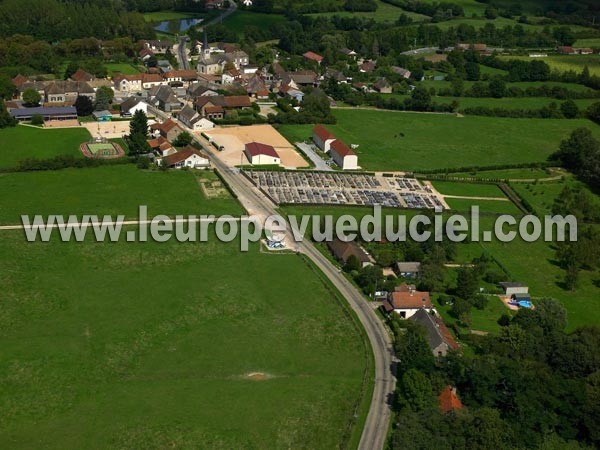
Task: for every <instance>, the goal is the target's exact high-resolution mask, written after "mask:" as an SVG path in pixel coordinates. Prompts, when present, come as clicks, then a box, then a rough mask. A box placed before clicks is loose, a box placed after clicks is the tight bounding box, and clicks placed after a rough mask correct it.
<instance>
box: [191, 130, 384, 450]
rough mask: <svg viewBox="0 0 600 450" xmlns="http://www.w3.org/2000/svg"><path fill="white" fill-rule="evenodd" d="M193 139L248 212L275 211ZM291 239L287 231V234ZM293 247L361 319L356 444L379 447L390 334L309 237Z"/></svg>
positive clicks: (364, 447) (206, 146)
mask: <svg viewBox="0 0 600 450" xmlns="http://www.w3.org/2000/svg"><path fill="white" fill-rule="evenodd" d="M197 141H198V142H199V143H200V144H201V145H202V146H203V147H204V149H205V151H206V152H208V153H209V154H212V155H213V158H212V163H213V165H214V166H215V167H216V168H217V169H218V170H219V172H220V173H221V175H222V176H223V178H224V179H225V180H226V181H227V183H228V184H229V185H230V187H231V189H232V190H233V191H234V192H235V193H236V195H237V196H238V199H239V200H240V202H241V203H242V204H243V205H244V207H245V208H246V210H247V211H248V213H249V214H250V215H257V216H260V217H261V218H262V219H264V218H266V217H268V216H270V215H275V214H278V213H277V211H276V210H275V206H274V205H273V204H272V203H271V201H270V200H268V199H267V198H266V197H265V196H264V195H263V194H262V193H261V192H260V191H259V190H258V189H256V188H255V187H254V186H253V185H252V184H251V183H250V182H249V181H248V180H247V179H246V177H244V176H243V175H240V174H239V172H237V171H236V170H234V169H230V168H229V167H228V166H226V165H225V164H224V163H223V162H222V161H221V160H220V159H219V157H218V156H216V155H215V153H214V152H213V151H212V148H211V146H210V144H208V141H206V140H205V139H203V138H197ZM288 237H289V240H290V241H291V233H290V234H289V236H288ZM297 250H299V251H301V252H302V253H304V254H305V255H306V256H308V257H309V258H310V259H311V260H312V261H313V262H314V263H315V264H316V265H317V266H318V267H319V269H321V271H323V273H324V274H325V275H326V276H327V277H328V278H329V279H330V280H331V282H332V283H333V284H334V285H335V286H336V288H337V289H338V290H339V291H340V293H341V294H342V295H343V296H344V298H345V299H346V300H347V301H348V303H349V304H350V306H351V307H352V309H353V310H354V312H355V313H356V315H357V316H358V319H359V320H360V322H361V323H362V325H363V327H364V329H365V331H366V333H367V336H368V338H369V341H370V343H371V347H372V351H373V357H374V362H375V380H374V384H375V385H374V389H373V397H372V399H371V406H370V408H369V413H368V415H367V419H366V422H365V425H364V429H363V433H362V436H361V439H360V443H359V446H358V448H359V449H360V450H381V449H383V446H384V444H385V441H386V438H387V432H388V426H389V423H390V418H391V400H392V396H393V393H394V389H395V386H396V379H395V377H394V373H393V364H394V351H393V347H392V340H391V337H390V335H389V333H388V331H387V329H386V328H385V326H384V324H383V322H382V321H381V320H380V319H379V317H377V315H376V314H375V311H374V310H373V309H372V307H371V306H370V305H369V303H368V302H367V301H366V300H365V299H364V297H363V296H362V294H361V293H360V292H358V291H357V289H356V288H355V287H354V286H353V285H352V284H351V283H350V282H349V281H348V280H347V279H346V278H345V276H344V275H343V274H342V273H341V272H340V270H339V269H338V268H337V267H335V266H334V265H333V264H332V263H331V262H330V261H329V260H328V259H327V258H326V257H325V256H324V255H323V254H322V253H321V252H320V251H319V250H318V249H317V248H316V247H315V246H314V245H313V244H312V243H311V242H310V241H308V240H305V241H303V242H299V243H297Z"/></svg>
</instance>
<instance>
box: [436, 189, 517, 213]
mask: <svg viewBox="0 0 600 450" xmlns="http://www.w3.org/2000/svg"><path fill="white" fill-rule="evenodd" d="M432 184H433V186H434V187H435V188H436V189H437V190H438V192H440V193H441V194H442V195H451V196H461V197H463V196H464V197H480V198H478V199H466V198H446V199H445V200H446V203H448V206H450V208H452V209H453V210H455V211H470V210H471V206H478V207H479V211H480V212H481V213H486V214H512V215H522V214H523V213H522V211H521V210H520V209H519V208H517V206H516V205H515V204H514V203H513V202H511V201H508V197H506V195H505V194H504V192H502V190H501V189H500V188H499V187H498V186H497V185H495V184H479V183H458V182H450V181H432ZM499 198H502V199H505V200H504V201H502V200H496V199H499Z"/></svg>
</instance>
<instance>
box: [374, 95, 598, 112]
mask: <svg viewBox="0 0 600 450" xmlns="http://www.w3.org/2000/svg"><path fill="white" fill-rule="evenodd" d="M381 97H383V98H389V97H395V98H398V99H401V100H404V99H406V98H408V97H409V96H408V95H399V94H381ZM432 100H433V101H434V102H435V103H438V104H442V105H443V104H448V103H451V102H453V101H456V102H457V103H458V111H459V112H464V110H465V108H477V107H484V108H503V109H540V108H543V107H545V106H549V105H550V104H551V103H556V105H557V106H558V107H560V105H561V103H563V102H564V100H557V99H555V98H551V97H504V98H490V97H446V96H436V97H433V98H432ZM573 101H574V102H575V104H576V105H577V106H578V107H579V109H580V110H581V111H584V110H586V109H587V108H588V107H589V106H590V105H591V104H593V103H597V102H599V101H600V99H597V98H582V99H575V100H573Z"/></svg>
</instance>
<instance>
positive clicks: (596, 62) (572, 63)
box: [501, 54, 600, 75]
mask: <svg viewBox="0 0 600 450" xmlns="http://www.w3.org/2000/svg"><path fill="white" fill-rule="evenodd" d="M501 58H502V59H519V60H523V61H531V60H532V59H538V60H540V61H544V62H545V63H546V64H548V65H549V66H550V68H551V69H557V70H559V71H561V72H566V71H568V70H573V71H575V72H581V71H582V70H583V68H584V67H585V66H588V69H589V70H590V74H592V75H600V55H597V54H596V55H549V56H547V57H545V58H530V57H528V56H501Z"/></svg>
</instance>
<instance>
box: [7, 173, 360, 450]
mask: <svg viewBox="0 0 600 450" xmlns="http://www.w3.org/2000/svg"><path fill="white" fill-rule="evenodd" d="M156 186H160V185H159V184H155V187H156ZM0 253H1V254H2V255H3V258H1V259H0V280H1V281H2V285H3V288H4V289H3V290H4V296H3V300H2V302H1V305H0V348H2V352H0V405H1V407H2V414H1V415H0V448H6V449H9V448H10V449H11V450H19V449H32V448H39V449H41V448H43V449H48V450H51V449H55V450H68V449H74V450H75V449H77V450H79V449H82V448H85V449H90V450H95V449H98V450H100V449H108V448H111V449H165V448H211V449H232V448H261V449H281V448H311V449H331V448H338V447H346V446H350V447H352V446H354V445H356V442H357V440H358V438H359V437H360V432H361V427H360V426H359V425H356V423H357V421H358V423H359V424H360V423H361V420H362V419H363V418H364V414H365V411H366V409H365V408H368V405H369V403H370V391H371V387H372V384H371V371H370V369H368V367H369V364H370V362H369V361H370V356H369V353H368V350H367V347H366V346H365V342H364V340H363V335H362V332H361V331H360V329H359V328H358V327H357V326H356V323H355V319H353V316H352V314H351V313H349V312H348V309H347V306H345V304H344V303H343V300H341V299H338V298H336V294H334V293H333V291H331V290H330V289H329V288H327V287H326V285H325V284H323V283H322V281H321V280H320V279H319V277H318V276H317V275H315V272H313V270H312V269H311V268H310V266H308V265H307V263H305V262H304V261H303V259H302V258H301V257H299V256H297V255H294V254H287V255H286V254H281V255H268V254H265V253H262V252H259V249H258V246H253V247H252V248H251V251H250V252H248V253H240V252H239V249H238V247H237V246H236V245H235V244H233V243H231V244H223V243H219V242H216V241H215V240H212V241H209V242H208V243H202V244H201V243H187V244H179V243H176V242H169V243H162V244H159V243H152V242H149V243H144V244H140V243H124V242H121V243H110V244H109V243H95V242H90V241H87V242H84V243H77V244H75V243H69V244H67V243H61V242H57V241H51V242H49V243H26V242H24V237H23V235H22V233H19V232H16V231H10V232H7V231H5V232H2V233H0Z"/></svg>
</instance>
